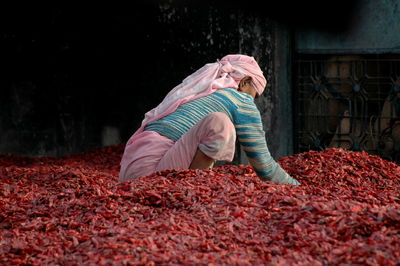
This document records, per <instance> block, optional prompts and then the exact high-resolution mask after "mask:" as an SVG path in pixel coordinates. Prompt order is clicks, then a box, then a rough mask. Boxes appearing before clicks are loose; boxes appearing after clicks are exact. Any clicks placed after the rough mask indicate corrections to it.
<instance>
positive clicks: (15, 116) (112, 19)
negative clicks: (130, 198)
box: [0, 0, 343, 156]
mask: <svg viewBox="0 0 400 266" xmlns="http://www.w3.org/2000/svg"><path fill="white" fill-rule="evenodd" d="M214 2H216V3H214ZM266 2H267V5H265V3H262V2H258V1H251V0H248V1H246V3H243V2H242V1H229V2H227V1H150V0H149V1H145V0H143V1H134V5H133V6H118V5H116V4H114V5H106V4H96V5H93V6H69V5H63V6H57V7H55V6H54V7H49V6H46V7H42V6H38V5H35V6H32V7H27V6H23V7H22V6H17V7H13V8H3V9H2V10H1V11H0V12H1V14H0V15H1V16H0V17H1V18H0V19H1V26H2V27H1V31H0V58H1V65H2V66H3V68H5V70H3V72H2V74H1V78H0V88H1V95H0V153H14V154H25V155H35V156H42V155H51V156H60V155H64V154H69V153H77V152H82V151H85V150H87V149H89V148H92V147H99V146H102V145H108V144H114V143H123V142H125V141H126V140H127V139H128V138H129V137H130V136H131V134H132V133H133V132H134V131H135V130H136V128H137V127H138V126H139V125H140V122H141V121H142V119H143V115H144V113H145V112H146V111H148V110H150V109H151V108H153V107H155V106H156V105H157V104H158V103H159V102H160V101H161V99H162V98H163V97H164V96H165V94H166V93H167V92H168V91H169V90H170V89H172V88H173V87H174V86H176V85H177V84H179V83H180V82H181V81H182V80H183V79H184V78H185V77H186V76H187V75H189V74H191V73H192V72H193V71H195V70H196V69H198V68H199V67H201V66H203V65H204V64H206V63H209V62H214V61H215V60H216V59H219V58H221V57H223V56H224V55H226V54H231V53H244V54H248V55H252V56H254V57H255V58H256V59H257V60H258V61H259V64H260V65H261V67H262V68H263V70H264V73H265V75H266V77H267V79H268V88H267V90H266V92H265V95H264V100H262V101H261V103H262V104H263V105H264V106H261V109H263V110H269V111H271V110H272V111H271V112H273V108H270V107H268V108H267V107H265V102H266V104H271V106H273V104H274V103H273V102H271V101H272V100H271V99H274V98H276V96H274V95H272V94H274V91H273V90H271V88H273V86H274V79H273V75H274V60H273V53H274V45H275V37H274V36H275V35H274V30H275V26H276V23H283V24H285V23H286V24H287V25H288V26H289V27H291V26H292V25H294V24H295V25H304V26H310V25H324V23H326V21H325V22H318V21H317V23H315V18H317V19H318V18H322V17H324V18H326V19H328V21H329V19H330V18H329V17H327V15H326V14H325V16H322V15H319V16H316V17H315V16H314V18H313V19H314V20H313V19H312V18H311V15H312V14H314V13H313V11H312V10H313V8H315V5H317V3H318V2H317V1H311V3H309V5H308V6H306V5H305V4H303V6H302V9H301V10H302V11H301V12H300V10H299V8H300V6H299V4H298V3H297V4H296V3H294V6H293V3H292V4H290V3H291V2H292V1H275V4H274V5H273V4H272V3H273V2H272V1H266ZM339 2H340V1H339ZM319 5H321V4H319ZM288 7H289V8H288ZM317 7H318V6H317ZM319 8H325V7H322V6H319ZM325 13H326V12H325ZM315 14H318V13H315ZM341 21H343V20H341ZM328 24H329V23H328ZM336 25H339V26H340V25H341V24H340V22H336ZM286 89H290V88H286ZM265 99H266V101H265ZM272 120H273V121H278V120H279V119H272ZM273 126H274V125H271V127H273Z"/></svg>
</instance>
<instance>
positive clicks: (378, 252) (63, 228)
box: [0, 146, 400, 265]
mask: <svg viewBox="0 0 400 266" xmlns="http://www.w3.org/2000/svg"><path fill="white" fill-rule="evenodd" d="M123 150H124V147H123V146H114V147H107V148H102V149H97V150H93V151H91V152H88V153H86V154H80V155H74V156H67V157H64V158H58V159H56V158H29V157H20V156H15V155H0V264H5V265H9V264H33V265H39V264H140V265H156V264H189V265H190V264H228V265H229V264H235V265H236V264H252V265H259V264H268V263H270V264H282V265H286V264H289V265H291V264H310V265H314V264H328V265H330V264H334V265H337V264H375V265H396V263H398V262H399V261H400V237H399V233H400V226H399V225H400V196H399V195H400V193H399V192H400V166H399V165H397V164H395V163H393V162H388V161H386V160H383V159H381V158H379V157H377V156H373V155H369V154H367V153H366V152H352V151H347V150H342V149H326V150H324V151H310V152H305V153H301V154H294V155H291V156H287V157H282V158H280V160H278V162H279V163H280V164H281V166H282V167H283V168H284V169H286V171H287V172H288V173H289V174H290V175H291V176H293V177H294V178H296V179H298V180H299V181H301V183H302V185H300V186H292V185H279V184H274V183H271V182H265V181H261V180H260V179H259V178H258V177H257V176H256V174H255V172H254V171H253V169H252V168H251V167H250V166H248V165H229V164H228V165H221V166H216V167H214V169H213V171H208V170H204V171H202V170H165V171H160V172H157V173H154V174H151V175H149V176H146V177H140V178H137V179H135V180H132V181H128V182H124V183H119V182H118V171H119V162H120V160H121V155H122V153H123Z"/></svg>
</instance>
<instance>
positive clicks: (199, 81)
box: [128, 54, 267, 144]
mask: <svg viewBox="0 0 400 266" xmlns="http://www.w3.org/2000/svg"><path fill="white" fill-rule="evenodd" d="M245 76H250V77H251V78H252V82H253V85H254V88H255V89H256V91H257V93H258V94H259V95H260V94H262V92H263V91H264V89H265V85H266V83H267V82H266V79H265V77H264V75H263V72H262V70H261V68H260V66H259V65H258V63H257V62H256V60H255V59H254V57H252V56H248V55H242V54H233V55H226V56H224V57H223V58H222V59H221V60H217V62H215V63H209V64H206V65H204V66H203V67H201V68H200V69H199V70H197V71H196V72H194V73H193V74H191V75H189V76H188V77H186V78H185V79H184V80H183V81H182V83H181V84H179V85H178V86H176V87H175V88H173V89H172V90H171V91H170V92H169V93H168V94H167V96H165V98H164V100H163V101H162V102H161V103H160V104H159V105H158V106H157V107H155V108H153V109H152V110H150V111H149V112H147V113H146V114H145V118H144V120H143V121H142V125H141V127H140V128H139V129H138V130H137V131H136V132H135V134H134V135H133V136H132V137H131V138H130V140H129V141H128V144H129V143H130V142H132V141H133V137H134V136H135V135H137V134H138V133H140V132H142V131H143V129H144V127H145V126H146V125H147V124H148V123H151V122H153V121H157V120H159V119H160V118H162V117H164V116H166V115H169V114H170V113H172V112H174V111H175V110H176V109H177V108H178V107H179V106H180V105H182V104H184V103H187V102H189V101H192V100H195V99H198V98H201V97H204V96H207V95H209V94H211V93H213V92H215V91H216V90H218V89H224V88H235V89H237V88H238V87H239V82H240V80H241V79H242V78H244V77H245Z"/></svg>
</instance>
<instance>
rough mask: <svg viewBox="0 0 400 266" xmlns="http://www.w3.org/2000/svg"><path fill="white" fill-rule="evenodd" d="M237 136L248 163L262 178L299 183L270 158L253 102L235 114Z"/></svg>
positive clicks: (286, 182)
mask: <svg viewBox="0 0 400 266" xmlns="http://www.w3.org/2000/svg"><path fill="white" fill-rule="evenodd" d="M235 120H236V121H235V127H236V133H237V138H238V141H239V143H240V145H241V146H242V149H243V150H244V152H245V153H246V155H247V158H248V160H249V163H250V165H251V166H252V167H253V168H254V171H255V172H256V173H257V175H258V176H259V177H260V178H261V179H262V180H267V181H272V182H275V183H279V184H293V185H300V183H299V182H298V181H297V180H296V179H294V178H292V177H291V176H290V175H289V174H288V173H287V172H286V171H285V170H284V169H283V168H282V167H281V166H280V165H279V164H278V163H277V162H276V161H275V160H274V158H272V156H271V154H270V152H269V150H268V147H267V142H266V139H265V132H264V130H263V127H262V120H261V115H260V112H259V111H258V109H257V107H256V105H255V104H250V103H249V104H245V105H243V106H240V107H239V109H237V113H236V114H235Z"/></svg>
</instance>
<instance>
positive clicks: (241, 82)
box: [119, 54, 300, 185]
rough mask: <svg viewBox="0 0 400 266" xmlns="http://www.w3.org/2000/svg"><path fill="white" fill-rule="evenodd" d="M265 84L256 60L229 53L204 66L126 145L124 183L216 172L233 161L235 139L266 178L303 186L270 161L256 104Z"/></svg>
mask: <svg viewBox="0 0 400 266" xmlns="http://www.w3.org/2000/svg"><path fill="white" fill-rule="evenodd" d="M266 84H267V82H266V79H265V77H264V75H263V72H262V70H261V69H260V66H259V65H258V63H257V62H256V60H255V59H254V57H252V56H248V55H244V54H229V55H226V56H224V57H223V58H222V59H221V60H217V61H216V62H214V63H208V64H205V65H204V66H203V67H201V68H200V69H199V70H197V71H195V72H194V73H193V74H191V75H189V76H188V77H187V78H185V79H184V80H183V82H182V83H181V84H179V85H178V86H176V87H175V88H173V89H172V90H171V91H170V92H169V93H168V94H167V95H166V97H165V98H164V99H163V101H162V102H161V103H160V104H159V105H158V106H157V107H155V108H153V109H152V110H150V111H149V112H147V113H146V114H145V118H144V120H143V121H142V124H141V126H140V128H139V129H137V131H136V132H135V133H134V134H133V135H132V136H131V137H130V139H129V140H128V141H127V143H126V146H125V150H124V153H123V155H122V159H121V163H120V176H119V179H120V181H122V182H123V181H126V180H130V179H134V178H137V177H140V176H146V175H149V174H151V173H153V172H156V171H161V170H165V169H212V167H213V165H214V163H215V162H216V161H218V160H219V161H228V162H231V161H232V160H233V157H234V154H235V146H236V145H235V143H236V138H237V140H238V142H239V144H240V145H241V146H242V148H243V150H244V152H245V154H246V156H247V158H248V161H249V164H250V165H251V166H252V167H253V169H254V170H255V172H256V174H257V175H258V176H259V177H260V178H261V179H262V180H267V181H272V182H275V183H279V184H293V185H299V184H300V183H299V182H298V181H297V180H295V179H294V178H292V177H291V176H290V175H289V174H288V173H287V172H286V171H285V170H284V169H283V168H282V167H281V166H280V165H279V164H278V163H277V162H276V161H275V160H274V159H273V158H272V156H271V154H270V152H269V150H268V147H267V143H266V139H265V132H264V130H263V126H262V120H261V115H260V112H259V110H258V109H257V106H256V104H255V102H254V100H255V98H256V97H258V96H259V95H261V94H262V93H263V91H264V89H265V86H266Z"/></svg>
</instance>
